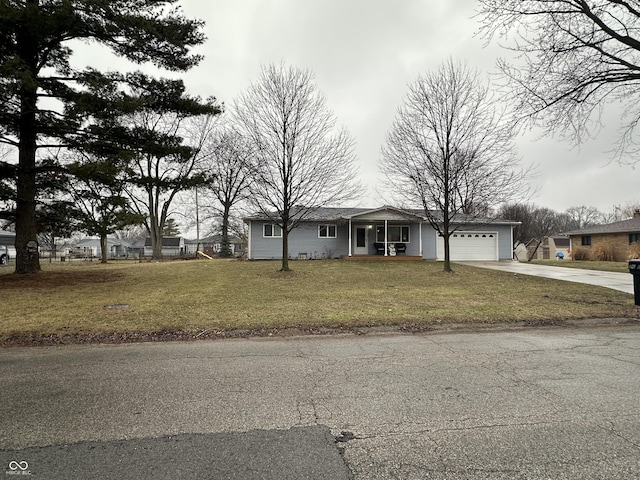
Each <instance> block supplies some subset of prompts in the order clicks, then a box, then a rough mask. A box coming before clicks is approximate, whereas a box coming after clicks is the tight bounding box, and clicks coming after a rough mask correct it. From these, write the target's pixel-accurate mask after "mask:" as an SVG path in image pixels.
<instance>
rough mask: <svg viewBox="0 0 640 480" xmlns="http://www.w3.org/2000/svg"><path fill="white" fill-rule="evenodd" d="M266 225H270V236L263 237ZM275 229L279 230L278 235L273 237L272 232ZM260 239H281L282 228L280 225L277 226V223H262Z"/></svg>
mask: <svg viewBox="0 0 640 480" xmlns="http://www.w3.org/2000/svg"><path fill="white" fill-rule="evenodd" d="M267 225H271V233H272V234H271V235H265V231H264V229H265V227H266V226H267ZM275 228H279V229H280V235H273V232H274V230H275ZM262 238H282V227H281V226H280V225H278V224H277V223H263V224H262Z"/></svg>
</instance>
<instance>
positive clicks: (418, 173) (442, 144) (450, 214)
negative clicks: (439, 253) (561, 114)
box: [380, 60, 528, 272]
mask: <svg viewBox="0 0 640 480" xmlns="http://www.w3.org/2000/svg"><path fill="white" fill-rule="evenodd" d="M513 137H514V131H513V128H512V125H510V124H509V123H507V122H506V121H505V117H504V112H503V111H501V110H498V108H497V107H496V103H495V102H494V101H493V99H492V96H491V94H490V92H489V88H488V86H486V85H485V84H483V83H482V82H481V81H480V78H479V74H478V73H477V72H473V71H470V70H469V69H468V68H467V67H466V66H465V65H464V64H461V63H454V62H453V61H451V60H450V61H449V62H447V63H445V64H444V65H442V66H441V67H440V68H439V69H438V70H437V71H435V72H432V73H427V74H425V75H423V76H420V77H419V78H418V79H417V80H416V81H415V82H414V83H413V84H411V85H410V86H409V93H408V94H407V96H406V98H405V100H404V103H403V105H402V106H401V107H400V109H399V111H398V113H397V115H396V118H395V121H394V123H393V126H392V128H391V131H390V132H389V133H388V134H387V138H386V142H385V145H384V146H383V148H382V159H381V162H380V168H381V171H382V172H383V174H384V175H385V178H386V184H387V187H388V188H389V189H390V190H391V191H392V193H395V194H396V196H401V197H404V199H405V200H406V201H408V202H409V203H411V204H419V205H421V206H422V208H423V209H424V213H425V215H426V217H427V218H428V220H429V222H430V223H431V225H432V226H433V227H434V228H435V229H436V230H437V231H438V233H439V234H440V235H442V237H443V238H444V246H445V261H444V270H445V271H447V272H450V271H451V263H450V254H449V239H450V236H451V234H452V233H453V232H454V231H455V230H456V229H459V228H460V227H461V226H462V225H463V223H460V221H461V219H462V218H463V217H461V214H465V217H466V218H467V219H472V218H473V217H477V216H479V215H481V214H484V213H485V212H486V211H487V210H488V209H489V208H491V207H493V206H495V205H498V204H500V203H503V202H505V201H507V200H509V201H510V200H512V199H513V198H517V197H519V196H521V195H522V194H523V193H525V192H526V190H527V188H526V186H525V184H524V182H523V180H524V179H525V178H526V175H527V173H528V172H526V171H522V170H519V169H518V163H519V161H518V158H517V156H516V154H515V149H514V146H513ZM454 220H455V222H454ZM454 225H455V226H454Z"/></svg>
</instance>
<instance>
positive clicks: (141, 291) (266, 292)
mask: <svg viewBox="0 0 640 480" xmlns="http://www.w3.org/2000/svg"><path fill="white" fill-rule="evenodd" d="M291 267H292V271H291V272H280V271H278V268H279V262H241V261H235V260H234V261H208V260H197V261H196V260H192V261H184V262H179V261H174V262H165V263H142V264H140V263H133V262H132V263H115V264H108V265H100V264H98V263H84V262H82V263H81V262H77V263H72V264H70V263H69V262H67V263H66V264H53V265H49V264H46V263H44V264H43V271H42V272H41V273H40V274H36V275H26V276H23V275H14V274H12V273H11V271H12V270H11V269H8V268H4V269H0V289H1V291H2V296H3V302H2V315H1V316H0V342H5V343H7V342H8V341H9V340H11V339H12V338H13V339H14V340H15V339H16V338H20V337H25V336H47V335H54V336H57V337H60V336H65V335H67V336H73V335H93V334H97V335H105V334H128V333H137V332H140V333H149V332H163V331H164V332H167V331H187V332H194V333H196V334H204V333H206V334H207V335H209V334H211V333H215V334H220V333H222V332H232V331H238V330H244V331H247V330H249V331H250V330H265V329H267V330H269V329H283V328H289V327H291V328H298V327H299V328H302V329H307V328H322V327H328V328H346V329H353V328H357V327H366V326H381V325H391V326H395V325H408V326H410V327H412V328H413V327H416V326H418V327H421V326H425V325H433V324H442V323H448V322H456V323H458V322H463V323H464V322H483V323H498V322H518V321H533V322H536V323H539V322H547V321H556V320H561V319H579V318H612V317H620V318H623V317H628V318H630V317H633V318H635V317H637V315H638V313H637V310H636V308H635V306H634V304H633V296H632V295H629V294H625V293H622V292H617V291H614V290H610V289H606V288H600V287H593V286H588V285H581V284H574V283H569V282H562V281H556V280H549V279H543V278H536V277H531V276H526V275H517V274H513V273H507V272H500V271H493V270H487V269H481V268H476V267H471V266H466V265H454V269H455V272H454V273H453V274H446V273H444V272H442V264H441V263H432V262H368V263H365V262H362V263H361V262H346V261H337V260H328V261H298V262H291Z"/></svg>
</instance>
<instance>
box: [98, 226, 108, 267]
mask: <svg viewBox="0 0 640 480" xmlns="http://www.w3.org/2000/svg"><path fill="white" fill-rule="evenodd" d="M107 248H108V247H107V234H106V233H101V234H100V254H101V255H100V263H107Z"/></svg>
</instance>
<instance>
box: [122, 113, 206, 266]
mask: <svg viewBox="0 0 640 480" xmlns="http://www.w3.org/2000/svg"><path fill="white" fill-rule="evenodd" d="M214 118H215V117H214V116H213V115H202V116H197V117H192V116H181V115H177V114H165V115H159V114H156V113H152V112H144V113H140V114H137V115H136V116H135V117H133V122H134V124H135V125H136V127H137V128H138V129H139V131H140V132H141V135H144V136H145V137H147V142H146V145H144V147H143V148H141V150H140V152H139V153H138V155H137V157H136V159H135V160H134V161H133V162H132V165H133V166H132V168H131V170H130V175H131V176H130V179H129V187H127V189H126V190H127V194H128V195H129V197H130V198H131V200H132V204H133V206H134V208H135V210H136V212H137V213H139V214H140V215H143V216H144V217H145V226H146V228H147V231H148V232H149V236H150V237H151V245H152V249H153V258H154V259H161V258H162V238H163V234H162V232H163V230H164V227H165V223H166V222H167V219H168V218H169V214H170V213H171V211H170V209H171V206H172V204H173V202H174V200H175V198H176V196H177V195H178V194H179V193H181V192H184V191H188V190H191V189H193V188H195V187H197V186H199V185H203V184H204V183H206V180H205V177H204V176H203V174H202V169H201V168H200V164H201V163H202V161H203V159H204V155H203V152H202V147H203V145H204V143H205V141H206V139H207V138H208V136H209V135H210V134H211V131H212V128H213V124H214Z"/></svg>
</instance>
